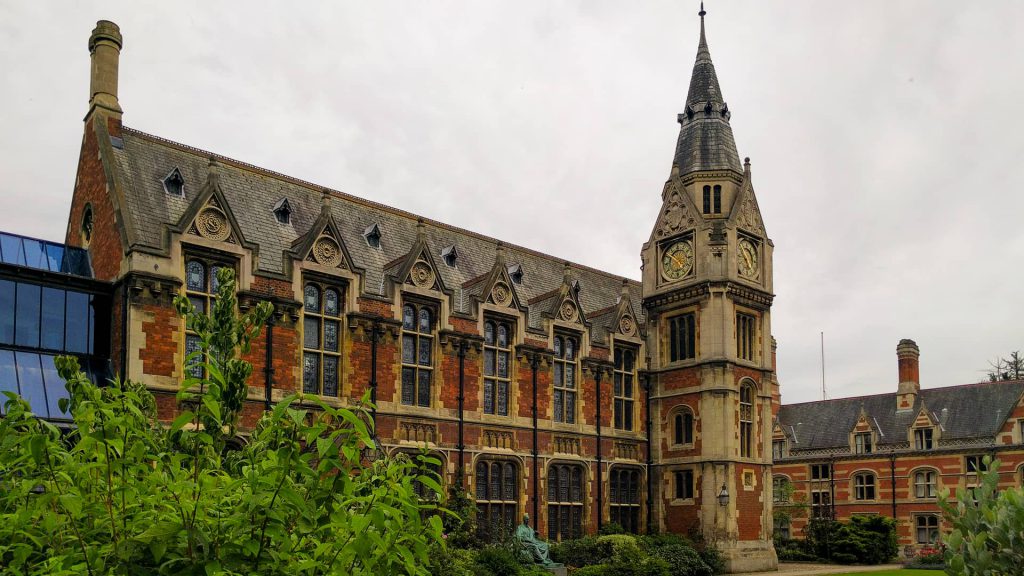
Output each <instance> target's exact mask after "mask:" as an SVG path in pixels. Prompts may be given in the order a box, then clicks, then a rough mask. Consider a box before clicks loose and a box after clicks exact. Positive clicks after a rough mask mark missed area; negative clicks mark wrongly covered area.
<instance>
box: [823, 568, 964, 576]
mask: <svg viewBox="0 0 1024 576" xmlns="http://www.w3.org/2000/svg"><path fill="white" fill-rule="evenodd" d="M943 574H945V572H943V571H942V570H903V569H897V570H879V571H878V572H844V573H843V574H832V575H831V576H942V575H943Z"/></svg>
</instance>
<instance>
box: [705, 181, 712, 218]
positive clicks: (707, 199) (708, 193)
mask: <svg viewBox="0 0 1024 576" xmlns="http://www.w3.org/2000/svg"><path fill="white" fill-rule="evenodd" d="M704 213H705V214H711V186H705V187H704Z"/></svg>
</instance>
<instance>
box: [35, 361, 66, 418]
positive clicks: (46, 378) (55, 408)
mask: <svg viewBox="0 0 1024 576" xmlns="http://www.w3.org/2000/svg"><path fill="white" fill-rule="evenodd" d="M39 358H40V360H41V361H42V365H43V384H44V387H45V388H46V407H47V408H48V409H49V411H50V418H66V419H70V418H71V416H70V415H69V414H67V413H65V412H61V410H60V399H61V398H68V389H67V387H66V386H64V379H63V378H61V377H60V374H58V373H57V367H56V366H55V365H54V364H53V358H54V357H53V356H50V355H49V354H42V355H40V357H39Z"/></svg>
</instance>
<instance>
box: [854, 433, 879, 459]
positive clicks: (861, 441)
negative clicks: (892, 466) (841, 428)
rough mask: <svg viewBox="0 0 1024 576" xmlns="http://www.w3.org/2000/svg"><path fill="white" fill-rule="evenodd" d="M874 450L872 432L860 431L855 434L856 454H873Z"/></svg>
mask: <svg viewBox="0 0 1024 576" xmlns="http://www.w3.org/2000/svg"><path fill="white" fill-rule="evenodd" d="M873 451H874V450H873V446H872V442H871V432H858V433H856V434H854V435H853V452H854V454H871V453H872V452H873Z"/></svg>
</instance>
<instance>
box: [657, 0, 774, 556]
mask: <svg viewBox="0 0 1024 576" xmlns="http://www.w3.org/2000/svg"><path fill="white" fill-rule="evenodd" d="M704 15H705V12H704V10H703V7H702V9H701V12H700V19H701V22H700V41H699V44H698V47H697V59H696V62H695V64H694V66H693V75H692V76H691V78H690V88H689V91H688V93H687V96H686V103H685V106H684V109H683V112H682V113H680V114H679V117H678V120H679V124H680V130H679V140H678V142H677V143H676V151H675V157H674V160H673V162H672V169H671V173H670V176H669V179H668V181H667V182H666V183H665V186H664V189H663V190H662V193H661V199H662V205H661V210H660V211H659V213H658V218H657V221H656V223H655V225H654V229H653V230H652V232H651V235H650V238H649V239H648V241H647V242H646V243H645V244H644V246H643V249H642V253H641V256H642V260H643V305H644V308H645V311H646V313H647V322H648V326H647V328H648V330H647V335H648V338H649V344H648V349H649V350H651V358H650V364H649V366H650V371H651V374H650V382H651V398H652V404H651V412H652V422H653V427H652V430H651V434H652V437H653V450H654V461H655V462H658V463H659V465H658V467H657V468H655V469H654V471H652V477H653V493H654V498H655V499H656V501H657V502H658V505H657V506H656V507H655V509H656V510H657V511H658V513H657V517H656V518H654V521H655V522H656V526H658V527H659V528H660V529H661V530H664V531H669V532H676V533H683V534H693V533H699V534H700V535H701V536H702V537H703V538H704V539H705V541H707V542H709V543H714V544H715V545H716V546H717V547H718V548H719V549H720V550H721V552H722V555H723V558H724V559H725V561H726V565H727V568H728V570H729V571H731V572H747V571H756V570H771V569H774V568H775V566H776V564H777V559H776V555H775V550H774V548H773V547H772V474H771V458H772V454H771V432H772V419H773V413H774V411H775V410H776V406H777V399H778V381H777V379H776V377H775V367H774V358H773V357H774V351H773V348H774V346H773V339H772V337H771V304H772V298H773V294H772V249H773V245H772V242H771V240H770V239H769V238H768V236H767V233H766V231H765V227H764V222H763V221H762V220H761V213H760V210H759V209H758V202H757V197H756V196H755V194H754V188H753V184H752V181H751V174H750V161H749V159H746V160H744V161H743V163H742V164H741V162H740V157H739V154H738V153H737V151H736V143H735V141H734V139H733V134H732V127H731V125H730V120H731V112H730V110H729V106H728V104H727V103H726V102H725V99H724V98H723V96H722V91H721V89H720V87H719V84H718V77H717V75H716V74H715V67H714V64H712V62H711V53H710V51H709V50H708V44H707V39H706V37H705V32H704Z"/></svg>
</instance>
